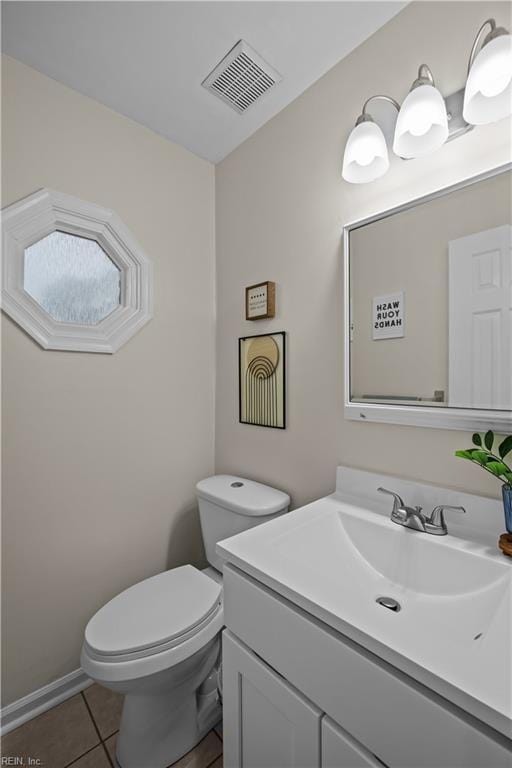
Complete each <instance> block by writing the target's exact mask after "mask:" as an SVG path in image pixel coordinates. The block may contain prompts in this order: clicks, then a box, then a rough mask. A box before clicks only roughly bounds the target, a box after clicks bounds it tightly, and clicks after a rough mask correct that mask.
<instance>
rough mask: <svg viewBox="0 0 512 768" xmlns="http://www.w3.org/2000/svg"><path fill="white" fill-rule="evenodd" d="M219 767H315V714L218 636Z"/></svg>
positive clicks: (243, 652) (253, 659)
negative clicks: (221, 704)
mask: <svg viewBox="0 0 512 768" xmlns="http://www.w3.org/2000/svg"><path fill="white" fill-rule="evenodd" d="M222 653H223V662H222V666H223V698H224V727H223V736H224V766H225V768H276V766H279V768H319V767H320V718H321V714H322V713H321V712H320V710H319V709H318V708H317V707H315V706H314V705H313V704H311V703H310V702H309V701H308V700H307V699H306V698H305V697H303V696H301V694H300V693H299V692H298V691H297V690H295V688H293V687H292V686H291V685H289V684H288V683H287V682H286V681H285V680H284V679H283V678H282V677H280V676H279V675H278V674H277V673H276V672H274V671H273V670H272V669H271V668H270V667H268V666H267V665H266V664H265V663H264V662H263V661H261V659H259V658H258V657H257V656H255V655H254V654H253V653H251V652H250V651H249V650H248V649H247V648H245V646H243V645H242V644H241V643H240V642H239V641H238V640H236V638H234V636H233V635H231V634H230V633H229V631H227V630H226V631H224V633H223V651H222Z"/></svg>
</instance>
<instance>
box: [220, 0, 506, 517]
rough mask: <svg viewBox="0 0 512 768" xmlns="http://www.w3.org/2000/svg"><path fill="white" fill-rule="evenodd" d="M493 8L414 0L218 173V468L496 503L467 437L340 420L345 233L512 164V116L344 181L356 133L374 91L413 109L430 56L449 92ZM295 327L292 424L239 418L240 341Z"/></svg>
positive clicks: (501, 11) (272, 478)
mask: <svg viewBox="0 0 512 768" xmlns="http://www.w3.org/2000/svg"><path fill="white" fill-rule="evenodd" d="M489 16H495V17H496V19H497V21H498V23H500V22H501V23H502V24H505V25H507V24H508V23H509V6H508V5H507V4H505V3H499V2H498V3H495V2H467V3H466V2H453V3H451V2H440V3H432V2H427V3H412V4H411V5H409V6H407V7H406V8H405V9H404V10H403V11H402V12H401V13H399V14H398V15H397V16H396V17H395V18H394V19H392V20H391V21H390V22H389V23H388V24H386V25H385V26H384V27H383V28H381V29H380V30H379V31H378V32H376V33H375V34H374V35H373V36H372V37H371V38H369V39H368V40H367V41H366V42H365V43H363V45H361V46H360V47H359V48H357V49H356V50H355V51H353V52H352V53H351V54H350V55H349V56H348V57H347V58H345V59H344V60H342V61H341V62H340V63H339V64H338V65H337V66H335V67H334V68H333V69H332V70H330V72H328V73H327V74H326V75H325V76H324V77H322V78H321V79H320V80H319V81H318V82H317V83H315V84H314V85H313V86H312V87H311V88H309V89H308V90H307V91H306V92H305V93H304V94H303V95H302V96H301V97H299V98H298V99H296V100H295V101H294V102H293V103H292V104H290V105H289V106H288V107H287V108H286V109H285V110H283V111H282V112H281V113H279V115H277V116H276V117H275V118H274V119H273V120H271V121H270V122H269V123H267V124H266V125H265V126H263V128H261V129H260V130H259V131H258V132H257V133H256V134H255V135H254V136H252V137H251V138H250V139H249V140H248V141H246V142H245V143H244V144H243V145H242V146H241V147H239V148H238V149H237V150H235V151H234V152H233V153H232V154H231V155H230V156H229V157H227V158H226V159H225V160H224V161H223V162H222V163H221V164H220V165H219V166H217V169H216V210H217V228H216V233H217V281H218V315H217V398H216V404H217V405H216V408H217V421H216V468H217V470H218V471H228V470H229V471H234V472H240V473H241V474H248V475H249V476H253V477H256V478H261V479H262V480H265V481H267V482H270V483H274V484H275V485H277V486H278V487H281V488H284V489H285V490H287V491H289V492H290V493H291V495H292V497H293V500H294V502H295V504H301V503H304V502H306V501H308V500H310V499H313V498H315V497H318V496H321V495H323V494H325V493H328V492H329V491H331V490H332V489H333V487H334V479H335V467H336V465H337V464H339V463H342V464H347V465H349V466H354V467H360V468H363V469H372V470H375V471H380V472H385V473H390V474H393V473H395V474H401V475H403V476H405V477H409V478H417V479H422V480H425V481H427V482H432V483H441V484H443V485H447V486H453V487H459V488H463V489H465V490H468V491H476V492H480V493H486V494H491V495H495V496H497V495H498V494H499V491H500V488H499V486H498V484H497V483H495V482H493V479H492V478H490V477H489V478H487V477H486V475H485V473H484V472H481V471H478V469H477V468H475V467H473V466H470V465H467V464H464V463H463V462H462V461H461V460H460V459H455V458H454V456H453V452H454V450H455V449H456V448H459V447H464V446H465V445H466V444H467V443H468V442H469V440H470V437H469V435H467V434H465V433H463V432H451V431H445V430H439V429H424V428H414V427H400V426H389V425H384V424H371V423H364V424H361V423H359V422H352V421H344V419H343V413H342V402H343V399H342V398H343V392H342V381H343V379H342V344H343V327H342V254H341V233H342V228H343V225H344V224H345V223H348V222H352V221H356V220H358V219H361V218H364V217H365V216H369V215H370V214H373V213H376V212H378V211H382V210H385V209H387V208H390V207H392V206H394V205H398V204H400V203H402V202H404V201H406V200H409V199H411V198H413V197H417V196H420V195H422V194H427V193H429V192H431V191H433V190H435V189H438V188H440V187H443V186H446V185H448V184H451V183H454V182H456V181H459V180H460V179H463V178H466V177H468V176H472V175H475V174H477V173H479V172H482V171H485V170H487V169H489V168H493V167H495V166H497V165H500V164H502V163H504V162H506V161H508V160H509V159H510V149H511V141H510V121H508V120H505V121H503V122H501V123H497V124H494V125H490V126H484V127H480V128H477V129H475V130H474V131H472V132H471V133H469V134H467V135H466V136H464V137H463V138H461V139H459V140H457V141H455V142H453V143H449V144H446V145H445V146H444V147H442V148H441V149H440V150H439V151H438V152H436V153H435V154H432V155H429V156H427V157H425V158H422V159H418V160H413V161H410V162H403V161H400V160H398V159H394V160H392V164H391V168H390V170H389V172H388V174H387V175H386V176H384V177H383V178H382V179H380V180H378V181H377V182H374V183H372V184H367V185H350V184H347V183H346V182H344V181H343V180H342V178H341V163H342V156H343V148H344V144H345V141H346V138H347V136H348V134H349V132H350V130H351V128H352V126H353V125H354V122H355V120H356V118H357V116H358V115H359V113H360V111H361V107H362V104H363V101H364V100H365V99H366V98H367V97H368V96H371V95H372V94H375V93H386V94H389V95H390V96H393V97H395V98H396V99H398V100H403V98H404V97H405V96H406V94H407V92H408V89H409V88H410V85H411V83H412V81H413V80H414V78H415V77H416V72H417V68H418V66H419V65H420V64H421V63H422V62H427V63H428V64H429V66H430V67H431V69H432V71H433V73H434V76H435V78H436V80H437V84H438V86H439V87H440V89H441V91H442V92H443V93H445V94H449V93H451V92H453V91H455V90H457V89H459V88H461V87H462V86H463V84H464V81H465V77H466V67H467V57H468V55H469V51H470V48H471V45H472V42H473V39H474V36H475V34H476V31H477V30H478V28H479V26H480V24H481V23H482V22H483V21H484V20H485V19H486V18H488V17H489ZM261 280H275V281H276V283H277V316H276V318H275V319H274V320H270V321H267V320H265V321H259V322H252V323H251V322H245V321H244V319H243V317H244V314H243V295H244V294H243V291H244V286H246V285H251V284H252V283H257V282H259V281H261ZM270 330H285V331H287V332H288V334H289V337H288V352H289V365H288V374H289V375H288V423H289V427H288V429H287V430H286V431H284V432H280V431H272V430H269V429H262V428H257V427H251V426H247V425H242V424H239V423H238V416H237V407H238V406H237V397H238V395H237V373H236V372H237V367H236V355H237V337H238V336H240V335H244V334H250V333H264V332H266V331H270Z"/></svg>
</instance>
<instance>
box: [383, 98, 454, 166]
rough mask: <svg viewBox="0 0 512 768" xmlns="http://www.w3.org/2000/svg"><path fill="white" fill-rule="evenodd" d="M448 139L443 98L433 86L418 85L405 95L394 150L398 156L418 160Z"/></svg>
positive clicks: (398, 119) (446, 117)
mask: <svg viewBox="0 0 512 768" xmlns="http://www.w3.org/2000/svg"><path fill="white" fill-rule="evenodd" d="M447 138H448V115H447V114H446V104H445V103H444V99H443V97H442V96H441V94H440V93H439V91H438V90H437V88H436V87H435V86H433V85H419V86H418V87H417V88H413V90H412V91H410V93H409V94H408V95H407V97H406V99H405V101H404V103H403V104H402V107H401V109H400V112H399V113H398V118H397V121H396V126H395V138H394V141H393V151H394V152H395V154H396V155H399V157H406V158H411V157H420V156H421V155H427V154H428V153H429V152H433V151H434V150H435V149H438V148H439V147H441V146H442V145H443V144H444V142H445V141H446V139H447Z"/></svg>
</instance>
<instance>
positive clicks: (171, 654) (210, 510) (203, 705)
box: [81, 475, 289, 768]
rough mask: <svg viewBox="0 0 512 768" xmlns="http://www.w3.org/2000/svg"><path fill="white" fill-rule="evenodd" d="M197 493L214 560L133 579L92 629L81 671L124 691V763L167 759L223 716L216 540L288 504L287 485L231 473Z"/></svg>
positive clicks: (130, 766) (120, 744) (144, 764)
mask: <svg viewBox="0 0 512 768" xmlns="http://www.w3.org/2000/svg"><path fill="white" fill-rule="evenodd" d="M239 491H242V492H239ZM197 493H198V497H199V512H200V519H201V528H202V533H203V539H204V543H205V550H206V554H207V558H208V560H209V561H210V563H211V564H212V565H213V566H214V567H210V568H207V569H206V570H205V571H199V570H198V569H197V568H195V567H194V566H192V565H184V566H180V567H178V568H173V569H171V570H169V571H165V572H164V573H160V574H157V575H156V576H152V577H151V578H149V579H146V580H144V581H142V582H140V583H138V584H135V585H134V586H132V587H129V588H128V589H127V590H125V591H124V592H121V594H119V595H117V596H116V597H114V598H113V599H112V600H111V601H110V602H109V603H107V604H106V605H105V606H103V608H101V609H100V610H99V611H98V612H97V613H96V614H95V615H94V616H93V617H92V619H91V620H90V621H89V623H88V624H87V627H86V630H85V637H84V643H83V646H82V653H81V664H82V668H83V670H84V672H85V673H86V674H87V675H89V677H90V678H92V679H93V680H95V681H96V682H98V683H100V684H101V685H104V686H105V687H106V688H109V689H110V690H113V691H116V692H118V693H121V694H123V695H124V697H125V698H124V705H123V712H122V717H121V725H120V730H119V735H118V738H117V747H116V760H117V763H118V766H119V768H166V767H167V766H169V765H171V764H172V763H174V762H176V761H177V760H179V759H180V757H182V756H183V755H184V754H186V753H187V752H188V751H189V750H191V749H192V748H193V747H194V746H195V745H196V744H197V743H198V742H199V741H200V740H201V739H202V738H203V736H204V735H205V734H206V733H207V732H208V731H209V730H211V728H212V727H213V726H214V725H215V724H216V723H217V722H219V720H220V718H221V702H220V696H219V680H218V677H219V669H220V660H221V654H220V650H221V631H222V627H223V623H224V620H223V607H222V575H221V573H220V570H219V569H221V568H222V562H221V561H220V560H219V558H218V556H217V555H216V554H215V543H216V542H217V541H219V540H221V539H223V538H226V537H228V536H230V535H233V534H235V533H238V532H240V531H242V530H246V529H247V528H250V527H252V526H254V525H258V524H261V523H262V522H265V521H267V520H269V519H271V518H273V517H275V516H276V515H279V514H283V513H284V512H286V511H287V510H288V505H289V497H288V496H287V495H286V494H285V493H282V492H281V491H277V490H275V489H273V488H269V487H267V486H264V485H261V484H260V483H255V482H252V481H249V480H243V479H241V478H238V477H233V476H230V475H220V476H216V477H212V478H208V479H207V480H203V481H201V483H199V484H198V486H197Z"/></svg>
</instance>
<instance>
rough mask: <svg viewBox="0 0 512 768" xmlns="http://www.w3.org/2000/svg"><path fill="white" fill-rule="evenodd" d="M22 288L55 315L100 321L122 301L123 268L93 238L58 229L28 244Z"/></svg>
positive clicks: (66, 320)
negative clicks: (121, 270) (121, 269)
mask: <svg viewBox="0 0 512 768" xmlns="http://www.w3.org/2000/svg"><path fill="white" fill-rule="evenodd" d="M23 288H24V290H25V291H26V292H27V293H28V294H29V295H30V296H31V297H32V298H33V299H34V300H35V301H37V303H38V304H39V305H40V306H41V307H42V308H43V309H44V310H45V311H46V312H47V313H48V314H49V315H50V316H51V317H52V318H53V319H54V320H57V321H58V322H62V323H76V324H80V325H96V324H97V323H99V322H101V320H104V319H105V318H106V317H107V316H108V315H110V313H111V312H113V311H114V310H115V309H116V308H117V307H119V305H120V302H121V272H120V270H119V268H118V267H117V266H116V265H115V264H114V262H113V261H112V259H111V258H110V257H109V256H108V255H107V254H106V253H105V251H104V250H103V248H102V247H101V246H100V245H99V244H98V243H97V242H96V241H95V240H90V239H88V238H85V237H79V236H78V235H70V234H67V233H65V232H60V231H57V230H56V231H54V232H52V233H51V234H49V235H47V236H46V237H43V238H42V240H39V241H38V242H36V243H34V244H33V245H31V246H29V247H28V248H26V249H25V253H24V268H23Z"/></svg>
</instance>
